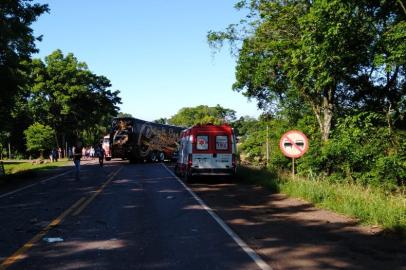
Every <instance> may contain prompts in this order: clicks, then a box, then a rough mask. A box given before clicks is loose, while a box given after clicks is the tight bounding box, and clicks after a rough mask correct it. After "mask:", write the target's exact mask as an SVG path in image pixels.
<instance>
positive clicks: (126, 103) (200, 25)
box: [32, 0, 261, 121]
mask: <svg viewBox="0 0 406 270" xmlns="http://www.w3.org/2000/svg"><path fill="white" fill-rule="evenodd" d="M36 2H40V3H48V4H49V7H50V13H49V14H44V15H42V16H41V17H39V19H38V21H37V22H35V23H34V24H33V25H32V27H33V29H34V34H35V35H37V36H38V35H43V40H42V42H39V43H37V47H38V48H39V49H40V52H39V54H37V55H34V57H37V58H38V57H40V58H44V57H45V56H46V55H49V54H50V53H51V52H52V51H54V50H56V49H61V50H62V51H63V53H64V54H67V53H69V52H72V53H73V54H74V55H75V56H76V57H77V58H78V59H79V60H80V61H84V62H86V63H87V64H88V66H89V69H90V70H91V71H92V72H94V73H96V74H98V75H104V76H106V77H107V78H109V79H110V80H111V83H112V89H118V90H120V91H121V94H120V96H121V98H122V102H123V104H121V106H120V108H121V111H123V112H126V113H131V114H132V115H133V116H134V117H137V118H141V119H145V120H149V121H152V120H155V119H158V118H161V117H165V118H169V117H171V116H172V115H174V114H176V112H178V110H179V109H181V108H183V107H193V106H197V105H208V106H215V105H216V104H220V105H221V106H223V107H226V108H230V109H233V110H235V111H236V112H237V116H244V115H249V116H253V117H257V116H258V115H259V114H260V113H261V112H260V111H259V110H258V109H257V107H256V102H255V100H253V101H251V102H250V101H248V100H247V98H246V97H244V96H243V95H242V94H241V93H237V92H234V91H232V90H231V85H232V83H233V82H234V79H235V77H234V73H235V61H236V59H235V58H233V57H232V56H230V54H229V50H228V47H224V48H223V50H222V51H221V52H220V53H217V54H215V55H213V51H212V50H211V48H209V46H208V44H207V41H206V34H207V32H208V31H209V30H223V29H224V28H225V27H226V26H228V24H230V23H235V22H238V21H239V20H240V19H241V18H242V16H243V14H242V13H241V12H238V11H237V10H235V9H234V8H233V6H234V3H235V2H236V1H235V0H173V1H168V0H150V1H141V0H120V1H111V0H97V1H96V0H86V1H84V0H69V1H61V0H53V1H36Z"/></svg>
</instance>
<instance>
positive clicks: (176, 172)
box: [173, 164, 180, 176]
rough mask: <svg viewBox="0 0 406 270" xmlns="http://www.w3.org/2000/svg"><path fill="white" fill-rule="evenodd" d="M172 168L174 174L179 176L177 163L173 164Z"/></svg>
mask: <svg viewBox="0 0 406 270" xmlns="http://www.w3.org/2000/svg"><path fill="white" fill-rule="evenodd" d="M173 170H174V172H175V175H176V176H179V175H180V173H179V166H178V164H176V165H175V168H174V169H173Z"/></svg>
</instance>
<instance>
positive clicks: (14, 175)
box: [0, 160, 69, 184]
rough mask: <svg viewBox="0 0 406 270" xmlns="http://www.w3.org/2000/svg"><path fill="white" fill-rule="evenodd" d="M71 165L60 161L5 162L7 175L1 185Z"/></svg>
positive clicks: (1, 178)
mask: <svg viewBox="0 0 406 270" xmlns="http://www.w3.org/2000/svg"><path fill="white" fill-rule="evenodd" d="M68 163H69V161H67V160H60V161H58V162H52V163H42V164H32V163H31V162H27V161H7V162H4V163H3V164H4V170H5V172H6V175H5V176H3V177H0V184H4V183H6V182H10V181H12V180H14V179H24V178H29V177H33V176H36V175H37V174H38V173H40V172H43V171H48V170H52V169H55V168H58V167H62V166H65V165H67V164H68Z"/></svg>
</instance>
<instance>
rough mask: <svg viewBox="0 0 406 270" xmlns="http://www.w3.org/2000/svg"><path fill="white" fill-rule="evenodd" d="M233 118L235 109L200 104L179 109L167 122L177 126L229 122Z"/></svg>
mask: <svg viewBox="0 0 406 270" xmlns="http://www.w3.org/2000/svg"><path fill="white" fill-rule="evenodd" d="M235 119H236V117H235V111H234V110H232V109H227V108H223V107H221V106H220V105H217V106H215V107H209V106H206V105H200V106H197V107H185V108H182V109H180V110H179V111H178V113H176V114H175V115H174V116H172V117H171V118H170V119H169V120H168V122H169V123H170V124H173V125H177V126H184V127H190V126H193V125H196V124H207V123H211V124H223V123H231V122H232V121H234V120H235Z"/></svg>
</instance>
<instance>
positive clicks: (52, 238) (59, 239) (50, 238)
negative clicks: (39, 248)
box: [42, 237, 63, 243]
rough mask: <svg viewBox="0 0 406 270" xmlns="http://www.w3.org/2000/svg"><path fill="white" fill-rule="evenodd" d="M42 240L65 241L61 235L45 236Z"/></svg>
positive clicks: (49, 241) (50, 241)
mask: <svg viewBox="0 0 406 270" xmlns="http://www.w3.org/2000/svg"><path fill="white" fill-rule="evenodd" d="M42 240H44V241H45V242H47V243H56V242H63V238H61V237H44V238H43V239H42Z"/></svg>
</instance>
